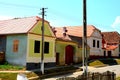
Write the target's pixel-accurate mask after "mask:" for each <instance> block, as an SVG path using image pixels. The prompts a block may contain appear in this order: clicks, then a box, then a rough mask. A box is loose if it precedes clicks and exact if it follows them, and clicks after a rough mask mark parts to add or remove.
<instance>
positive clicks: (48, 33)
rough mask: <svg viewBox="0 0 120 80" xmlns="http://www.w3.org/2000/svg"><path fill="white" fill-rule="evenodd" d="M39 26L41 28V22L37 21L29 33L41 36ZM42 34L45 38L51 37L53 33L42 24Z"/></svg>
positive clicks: (46, 24)
mask: <svg viewBox="0 0 120 80" xmlns="http://www.w3.org/2000/svg"><path fill="white" fill-rule="evenodd" d="M41 26H42V21H39V22H38V23H37V24H36V25H35V27H34V28H33V29H32V30H31V31H30V32H32V33H36V34H42V31H41ZM44 34H45V35H47V36H53V33H52V31H51V30H50V26H49V24H48V23H47V22H44Z"/></svg>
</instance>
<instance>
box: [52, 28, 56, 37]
mask: <svg viewBox="0 0 120 80" xmlns="http://www.w3.org/2000/svg"><path fill="white" fill-rule="evenodd" d="M52 31H53V33H54V34H55V36H56V32H57V31H56V30H55V27H54V28H52Z"/></svg>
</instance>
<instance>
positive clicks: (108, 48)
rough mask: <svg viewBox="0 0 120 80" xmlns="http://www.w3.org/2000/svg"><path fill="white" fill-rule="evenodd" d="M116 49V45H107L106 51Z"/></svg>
mask: <svg viewBox="0 0 120 80" xmlns="http://www.w3.org/2000/svg"><path fill="white" fill-rule="evenodd" d="M117 47H118V46H117V45H107V47H106V50H115V49H116V48H117Z"/></svg>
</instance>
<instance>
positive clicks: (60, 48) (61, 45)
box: [56, 41, 90, 65]
mask: <svg viewBox="0 0 120 80" xmlns="http://www.w3.org/2000/svg"><path fill="white" fill-rule="evenodd" d="M68 45H71V46H73V47H74V58H75V59H76V60H75V59H74V61H75V62H76V63H78V62H81V61H82V48H78V45H77V44H76V43H71V42H63V41H56V53H59V63H60V65H65V47H66V46H68ZM87 52H88V54H89V52H90V49H88V50H87Z"/></svg>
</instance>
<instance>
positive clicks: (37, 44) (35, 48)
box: [34, 40, 40, 53]
mask: <svg viewBox="0 0 120 80" xmlns="http://www.w3.org/2000/svg"><path fill="white" fill-rule="evenodd" d="M34 53H40V41H37V40H35V43H34Z"/></svg>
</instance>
